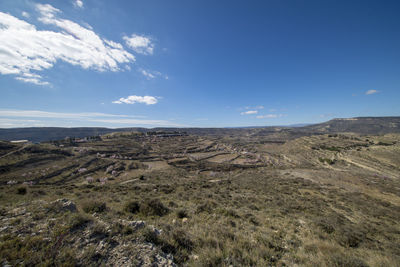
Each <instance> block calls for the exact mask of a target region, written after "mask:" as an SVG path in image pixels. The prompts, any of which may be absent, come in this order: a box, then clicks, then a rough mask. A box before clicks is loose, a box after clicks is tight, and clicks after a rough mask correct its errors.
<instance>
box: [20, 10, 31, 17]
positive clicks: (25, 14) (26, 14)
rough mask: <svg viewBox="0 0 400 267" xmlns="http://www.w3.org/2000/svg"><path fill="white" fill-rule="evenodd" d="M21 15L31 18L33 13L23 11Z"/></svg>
mask: <svg viewBox="0 0 400 267" xmlns="http://www.w3.org/2000/svg"><path fill="white" fill-rule="evenodd" d="M21 15H22V16H23V17H25V18H29V17H30V16H31V15H29V13H28V12H25V11H22V13H21Z"/></svg>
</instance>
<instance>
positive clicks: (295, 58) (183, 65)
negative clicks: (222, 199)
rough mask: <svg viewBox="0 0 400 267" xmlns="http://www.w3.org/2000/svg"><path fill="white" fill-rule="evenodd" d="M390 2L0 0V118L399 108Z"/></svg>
mask: <svg viewBox="0 0 400 267" xmlns="http://www.w3.org/2000/svg"><path fill="white" fill-rule="evenodd" d="M399 14H400V1H390V0H386V1H378V0H377V1H368V0H363V1H353V0H350V1H349V0H346V1H320V0H318V1H312V0H309V1H300V0H287V1H282V0H272V1H270V0H260V1H256V0H254V1H244V0H243V1H237V0H221V1H215V0H212V1H211V0H202V1H194V0H187V1H183V0H180V1H174V0H168V1H166V0H157V1H155V0H142V1H137V0H132V1H125V0H113V1H107V0H47V1H45V0H1V1H0V128H12V127H45V126H59V127H76V126H87V127H92V126H100V127H110V128H118V127H242V126H271V125H291V124H298V123H318V122H323V121H327V120H330V119H332V118H348V117H358V116H400V16H399Z"/></svg>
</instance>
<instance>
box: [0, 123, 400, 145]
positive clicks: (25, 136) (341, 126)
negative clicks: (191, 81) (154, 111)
mask: <svg viewBox="0 0 400 267" xmlns="http://www.w3.org/2000/svg"><path fill="white" fill-rule="evenodd" d="M127 131H128V132H132V131H133V132H142V133H144V132H147V131H180V132H186V133H188V134H195V135H215V136H218V135H219V136H224V135H245V134H248V135H253V136H270V135H272V134H273V135H277V134H279V136H280V137H279V138H278V139H281V137H282V136H283V137H284V138H285V139H287V138H297V137H301V136H307V135H311V134H324V133H340V132H353V133H358V134H386V133H399V132H400V117H358V118H349V119H333V120H330V121H327V122H324V123H319V124H312V125H307V126H303V127H295V126H292V127H281V126H279V127H278V126H276V127H274V126H268V127H243V128H152V129H147V128H137V127H136V128H117V129H110V128H100V127H77V128H62V127H31V128H10V129H0V140H5V141H11V140H29V141H31V142H35V143H36V142H43V141H50V140H60V139H64V138H65V137H76V138H83V137H87V136H97V135H103V134H107V133H112V132H127Z"/></svg>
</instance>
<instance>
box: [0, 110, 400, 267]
mask: <svg viewBox="0 0 400 267" xmlns="http://www.w3.org/2000/svg"><path fill="white" fill-rule="evenodd" d="M397 122H398V118H397V121H395V122H390V121H389V122H385V123H386V124H385V125H384V126H382V127H378V126H379V125H378V124H377V123H376V122H374V123H372V124H371V125H373V126H371V127H364V128H362V127H361V128H360V127H359V125H356V126H354V124H352V123H354V121H353V122H352V121H347V122H346V123H347V124H351V125H353V126H352V127H353V128H352V131H348V129H347V128H346V127H345V128H343V127H342V126H343V125H342V124H343V123H342V122H340V123H339V124H340V127H342V128H340V127H339V126H337V124H338V122H337V121H336V122H335V121H334V123H336V124H334V123H333V124H332V123H331V124H326V125H324V124H321V125H322V126H321V125H320V126H318V127H319V128H318V127H317V126H306V127H302V128H282V127H281V128H279V127H270V128H255V129H224V130H222V129H221V130H216V131H211V130H208V132H207V131H205V130H204V131H203V132H199V131H200V130H197V132H194V131H193V130H192V132H191V131H190V130H189V131H188V130H187V129H186V130H182V131H180V130H179V129H174V130H169V131H167V130H165V129H164V130H162V131H161V130H147V131H144V130H143V129H142V130H136V131H121V132H115V133H106V134H103V135H96V136H88V137H87V138H63V139H60V140H58V141H51V142H42V143H39V144H33V143H11V142H8V141H2V142H0V182H1V185H0V207H1V208H0V221H1V225H0V260H1V264H2V266H19V265H23V266H24V265H25V266H32V265H42V266H50V265H52V266H54V265H57V266H90V265H92V266H98V265H102V266H400V245H399V244H400V133H399V128H400V126H399V124H398V123H397ZM341 123H342V124H341ZM327 125H328V126H327ZM335 125H336V126H337V127H339V128H337V129H333V128H334V127H336V126H335ZM362 125H365V124H362ZM374 127H375V128H374ZM391 129H392V130H391ZM230 133H231V134H230Z"/></svg>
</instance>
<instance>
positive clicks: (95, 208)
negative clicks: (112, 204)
mask: <svg viewBox="0 0 400 267" xmlns="http://www.w3.org/2000/svg"><path fill="white" fill-rule="evenodd" d="M106 208H107V207H106V203H104V202H99V201H94V200H88V201H85V202H83V203H82V209H83V211H84V212H86V213H93V212H103V211H105V210H106Z"/></svg>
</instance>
